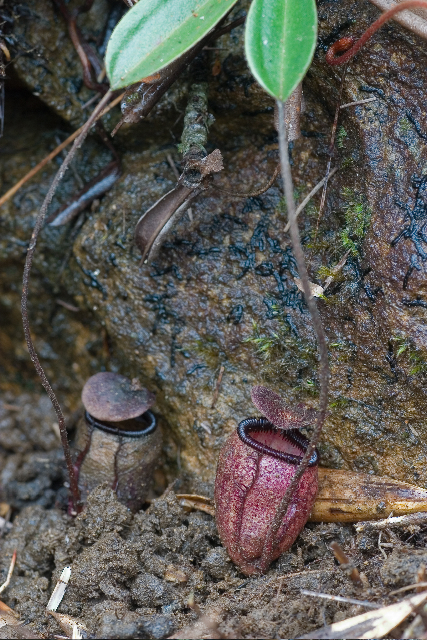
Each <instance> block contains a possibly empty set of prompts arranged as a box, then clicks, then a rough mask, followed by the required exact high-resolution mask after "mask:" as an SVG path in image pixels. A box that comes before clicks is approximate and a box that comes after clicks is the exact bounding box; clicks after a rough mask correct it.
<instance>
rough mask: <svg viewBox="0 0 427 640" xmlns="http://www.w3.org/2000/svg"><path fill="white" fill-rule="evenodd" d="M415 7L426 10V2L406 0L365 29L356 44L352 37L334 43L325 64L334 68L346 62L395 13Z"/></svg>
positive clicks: (423, 0) (425, 0) (426, 0)
mask: <svg viewBox="0 0 427 640" xmlns="http://www.w3.org/2000/svg"><path fill="white" fill-rule="evenodd" d="M417 7H419V8H422V9H427V0H406V2H401V3H400V4H398V5H396V6H395V7H393V8H392V9H389V10H388V11H385V12H384V13H383V14H382V15H381V16H380V17H379V18H378V20H375V22H374V23H373V24H371V26H370V27H369V28H368V29H366V31H365V33H364V34H363V36H362V37H361V38H359V40H357V41H356V42H354V38H352V37H346V38H341V39H340V40H338V41H337V42H335V43H334V44H333V45H332V47H330V49H329V50H328V52H327V54H326V62H327V63H328V64H330V65H334V66H336V65H339V64H344V63H345V62H348V61H349V60H351V58H352V57H353V56H355V55H356V53H358V52H359V51H360V49H361V48H362V47H363V45H364V44H365V43H366V42H367V41H368V40H369V38H371V37H372V36H373V35H374V33H375V32H376V31H378V29H380V28H381V27H382V26H383V24H385V23H386V22H388V20H390V18H392V17H393V16H394V15H396V13H400V11H404V10H405V9H415V8H417ZM349 47H351V48H349ZM343 51H347V53H345V54H344V55H342V56H338V57H336V54H337V53H341V52H343Z"/></svg>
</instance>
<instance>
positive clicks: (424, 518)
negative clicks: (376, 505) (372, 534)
mask: <svg viewBox="0 0 427 640" xmlns="http://www.w3.org/2000/svg"><path fill="white" fill-rule="evenodd" d="M423 524H427V513H410V514H409V515H405V516H398V517H396V518H385V519H384V520H377V522H360V523H359V524H356V525H355V529H356V531H357V533H361V532H362V531H375V530H377V531H381V530H382V529H388V528H389V527H409V526H412V525H423Z"/></svg>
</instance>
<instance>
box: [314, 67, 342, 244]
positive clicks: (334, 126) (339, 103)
mask: <svg viewBox="0 0 427 640" xmlns="http://www.w3.org/2000/svg"><path fill="white" fill-rule="evenodd" d="M346 73H347V66H345V67H344V71H343V74H342V78H341V85H340V92H339V94H338V102H337V107H336V109H335V117H334V123H333V125H332V131H331V142H330V144H329V160H328V166H327V167H326V177H325V185H324V187H323V192H322V200H321V201H320V207H319V213H318V214H317V223H316V231H315V233H314V240H316V238H317V232H318V231H319V224H320V220H321V218H322V212H323V207H324V206H325V200H326V190H327V188H328V180H329V172H330V169H331V163H332V154H333V152H334V145H335V135H336V132H337V126H338V116H339V113H340V107H341V99H342V92H343V89H344V80H345V76H346Z"/></svg>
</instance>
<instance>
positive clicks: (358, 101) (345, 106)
mask: <svg viewBox="0 0 427 640" xmlns="http://www.w3.org/2000/svg"><path fill="white" fill-rule="evenodd" d="M374 100H378V98H376V97H374V98H366V99H365V100H356V101H355V102H347V103H346V104H342V105H341V106H340V109H347V107H355V106H356V105H358V104H366V103H367V102H374Z"/></svg>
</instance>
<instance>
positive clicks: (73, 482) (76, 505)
mask: <svg viewBox="0 0 427 640" xmlns="http://www.w3.org/2000/svg"><path fill="white" fill-rule="evenodd" d="M111 96H112V92H111V91H108V92H107V93H106V94H105V96H104V97H103V98H102V100H101V101H100V103H99V104H98V105H97V106H96V107H95V109H94V110H93V112H92V114H91V116H90V117H89V119H88V120H87V122H86V124H85V125H84V127H83V129H82V131H81V133H80V134H79V136H78V137H77V138H76V139H75V141H74V144H73V146H72V148H71V149H70V151H69V153H68V155H67V157H66V158H65V160H64V162H63V163H62V165H61V167H60V169H59V170H58V172H57V174H56V176H55V178H54V179H53V182H52V184H51V185H50V188H49V191H48V192H47V195H46V197H45V199H44V202H43V204H42V207H41V209H40V211H39V214H38V216H37V220H36V224H35V226H34V230H33V233H32V236H31V240H30V244H29V247H28V251H27V257H26V259H25V267H24V275H23V282H22V297H21V313H22V323H23V326H24V334H25V340H26V342H27V347H28V351H29V353H30V356H31V360H32V362H33V364H34V367H35V369H36V371H37V373H38V375H39V377H40V380H41V383H42V385H43V387H44V388H45V390H46V393H47V395H48V396H49V398H50V401H51V403H52V405H53V408H54V409H55V413H56V416H57V418H58V425H59V430H60V432H61V444H62V448H63V450H64V457H65V463H66V465H67V470H68V475H69V478H70V490H71V507H72V511H73V513H75V514H77V513H79V512H80V511H81V510H82V505H81V504H80V489H79V486H78V481H77V474H76V470H75V468H74V465H73V460H72V457H71V451H70V445H69V443H68V435H67V427H66V425H65V418H64V414H63V413H62V409H61V405H60V404H59V402H58V399H57V397H56V395H55V392H54V390H53V389H52V387H51V385H50V383H49V381H48V379H47V377H46V374H45V372H44V369H43V367H42V365H41V364H40V360H39V358H38V355H37V352H36V350H35V347H34V343H33V340H32V338H31V332H30V320H29V317H28V285H29V280H30V273H31V266H32V263H33V257H34V252H35V249H36V244H37V238H38V235H39V233H40V230H41V229H42V227H43V223H44V219H45V217H46V212H47V208H48V206H49V205H50V203H51V202H52V198H53V196H54V193H55V191H56V189H57V187H58V184H59V183H60V181H61V179H62V177H63V175H64V173H65V171H66V170H67V169H68V167H69V165H70V162H71V161H72V159H73V158H74V156H75V154H76V151H77V149H78V148H79V147H80V146H81V145H82V143H83V141H84V139H85V138H86V136H87V134H88V133H89V131H90V128H91V127H92V125H93V124H94V122H95V121H96V119H97V118H98V116H99V114H100V113H101V112H102V110H103V108H104V107H105V105H106V104H108V102H109V101H110V100H111Z"/></svg>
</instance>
